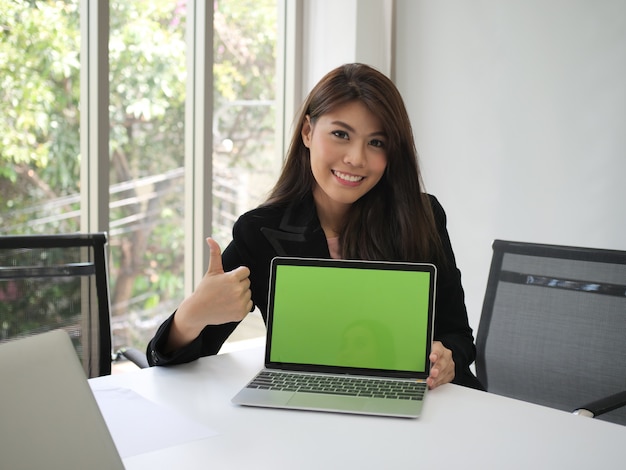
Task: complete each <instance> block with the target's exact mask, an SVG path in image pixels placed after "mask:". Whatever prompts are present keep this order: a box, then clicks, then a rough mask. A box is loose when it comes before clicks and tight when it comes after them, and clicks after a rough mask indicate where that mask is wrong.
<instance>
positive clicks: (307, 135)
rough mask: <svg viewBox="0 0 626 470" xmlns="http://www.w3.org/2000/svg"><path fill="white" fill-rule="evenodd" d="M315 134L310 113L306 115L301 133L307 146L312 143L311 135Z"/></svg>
mask: <svg viewBox="0 0 626 470" xmlns="http://www.w3.org/2000/svg"><path fill="white" fill-rule="evenodd" d="M312 134H313V126H312V125H311V116H309V115H308V114H307V115H306V116H304V122H303V123H302V129H301V130H300V135H301V136H302V143H304V146H305V147H306V148H309V146H310V145H311V137H312Z"/></svg>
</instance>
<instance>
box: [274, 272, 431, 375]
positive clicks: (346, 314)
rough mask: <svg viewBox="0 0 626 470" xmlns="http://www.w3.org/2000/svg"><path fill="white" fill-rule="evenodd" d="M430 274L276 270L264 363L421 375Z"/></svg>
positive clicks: (423, 364) (425, 340)
mask: <svg viewBox="0 0 626 470" xmlns="http://www.w3.org/2000/svg"><path fill="white" fill-rule="evenodd" d="M430 277H431V274H430V273H429V272H422V271H400V270H385V269H367V268H358V269H357V268H347V267H329V266H321V267H320V266H291V265H278V266H276V284H275V291H274V310H273V320H272V335H271V337H272V345H271V353H270V361H272V362H283V363H292V364H318V365H327V366H346V367H356V368H368V369H387V370H400V371H413V372H424V371H425V370H426V357H425V355H426V351H427V348H426V344H427V341H428V340H429V337H430V335H429V331H428V329H429V327H428V314H429V285H430V281H431V280H430Z"/></svg>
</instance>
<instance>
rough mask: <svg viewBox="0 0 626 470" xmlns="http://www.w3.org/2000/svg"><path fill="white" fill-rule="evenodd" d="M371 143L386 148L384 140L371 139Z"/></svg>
mask: <svg viewBox="0 0 626 470" xmlns="http://www.w3.org/2000/svg"><path fill="white" fill-rule="evenodd" d="M370 145H372V146H373V147H377V148H384V147H385V142H383V141H382V140H378V139H374V140H372V141H370Z"/></svg>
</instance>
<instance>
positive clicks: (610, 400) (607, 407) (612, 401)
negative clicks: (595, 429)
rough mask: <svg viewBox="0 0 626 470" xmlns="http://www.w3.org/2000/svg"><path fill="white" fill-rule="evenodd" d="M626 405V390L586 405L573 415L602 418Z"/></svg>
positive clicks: (576, 410)
mask: <svg viewBox="0 0 626 470" xmlns="http://www.w3.org/2000/svg"><path fill="white" fill-rule="evenodd" d="M625 405H626V390H624V391H623V392H619V393H615V394H613V395H610V396H608V397H604V398H601V399H599V400H595V401H592V402H590V403H587V404H586V405H584V406H581V407H580V408H577V409H575V410H574V411H573V413H574V414H577V415H583V416H589V417H591V418H593V417H594V416H600V415H602V414H604V413H608V412H609V411H613V410H615V409H617V408H621V407H622V406H625Z"/></svg>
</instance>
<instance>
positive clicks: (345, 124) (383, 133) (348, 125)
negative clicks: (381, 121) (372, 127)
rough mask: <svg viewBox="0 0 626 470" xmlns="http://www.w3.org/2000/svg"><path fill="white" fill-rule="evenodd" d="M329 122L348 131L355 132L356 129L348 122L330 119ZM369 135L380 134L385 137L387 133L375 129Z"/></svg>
mask: <svg viewBox="0 0 626 470" xmlns="http://www.w3.org/2000/svg"><path fill="white" fill-rule="evenodd" d="M331 124H333V125H335V126H341V127H343V128H345V129H346V130H348V131H350V132H356V130H355V129H354V127H352V126H351V125H350V124H348V123H345V122H343V121H338V120H337V121H332V122H331ZM369 136H370V137H374V136H380V137H387V133H386V132H385V131H375V132H372V133H371V134H369Z"/></svg>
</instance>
